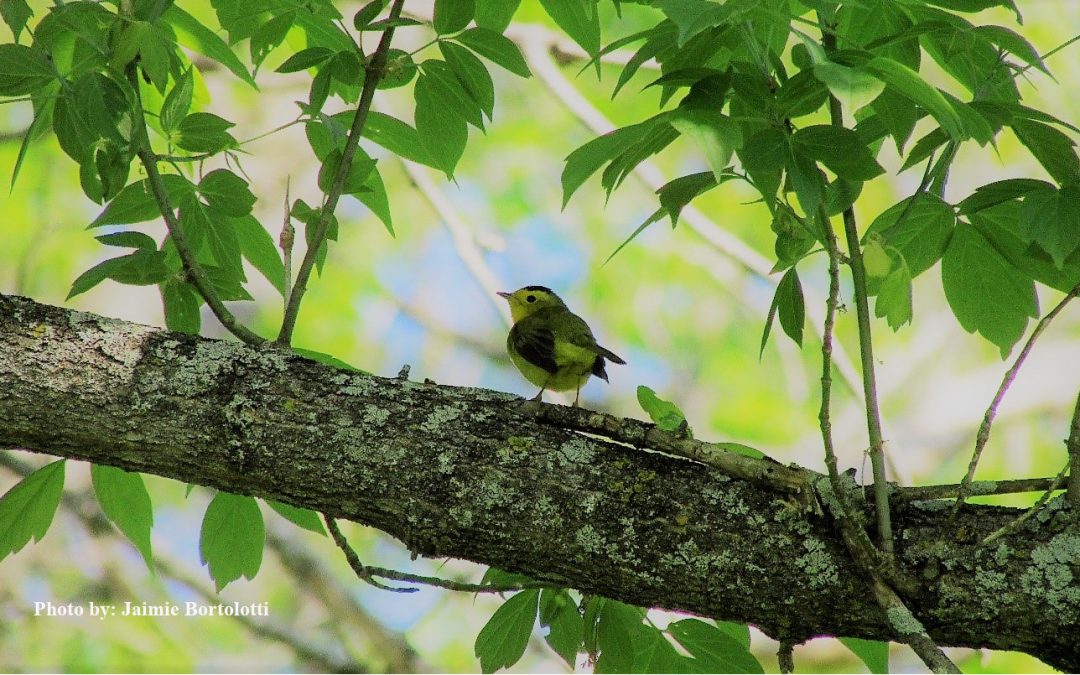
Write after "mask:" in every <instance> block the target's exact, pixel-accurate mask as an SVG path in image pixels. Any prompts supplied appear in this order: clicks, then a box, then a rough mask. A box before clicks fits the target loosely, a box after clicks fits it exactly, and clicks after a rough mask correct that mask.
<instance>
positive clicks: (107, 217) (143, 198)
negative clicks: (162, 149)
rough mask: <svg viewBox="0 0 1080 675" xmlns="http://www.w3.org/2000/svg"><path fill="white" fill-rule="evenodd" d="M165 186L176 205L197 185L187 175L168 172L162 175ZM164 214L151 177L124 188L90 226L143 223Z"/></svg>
mask: <svg viewBox="0 0 1080 675" xmlns="http://www.w3.org/2000/svg"><path fill="white" fill-rule="evenodd" d="M161 182H162V185H164V186H165V192H166V193H167V194H168V195H169V203H170V205H173V206H175V205H176V204H178V203H179V202H180V200H181V199H182V198H183V197H184V195H186V194H189V193H191V192H193V191H194V189H195V186H194V185H192V184H191V181H189V180H188V179H187V178H184V177H183V176H178V175H176V174H171V173H167V174H164V175H162V176H161ZM160 217H161V211H160V210H159V209H158V204H157V201H156V200H155V199H154V193H153V191H152V189H151V187H150V181H149V179H144V180H141V181H139V182H137V183H132V184H130V185H128V186H127V187H125V188H124V189H123V190H121V191H120V192H119V193H118V194H117V195H116V196H115V197H113V199H112V201H110V202H109V203H108V205H107V206H106V207H105V210H104V211H102V212H101V215H99V216H98V217H97V218H95V219H94V222H92V223H90V227H92V228H93V227H100V226H102V225H130V224H132V223H142V222H145V221H147V220H155V219H157V218H160Z"/></svg>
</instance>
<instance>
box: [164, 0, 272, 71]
mask: <svg viewBox="0 0 1080 675" xmlns="http://www.w3.org/2000/svg"><path fill="white" fill-rule="evenodd" d="M161 18H162V20H163V21H165V22H166V23H168V24H169V25H170V26H172V28H173V31H174V32H175V33H176V39H177V41H178V42H179V43H180V44H181V45H183V46H185V47H187V48H188V49H191V50H193V51H196V52H198V53H199V54H202V55H203V56H205V57H207V58H209V59H212V60H214V61H217V62H218V63H220V64H221V65H223V66H225V67H226V68H228V69H229V70H230V71H231V72H232V73H233V74H234V75H236V76H237V77H239V78H240V79H241V80H243V81H244V82H247V83H248V84H250V85H251V86H252V87H254V88H256V89H258V86H257V85H256V84H255V80H254V78H252V77H251V73H249V72H248V70H247V68H245V67H244V64H243V63H241V62H240V59H238V58H237V57H236V54H233V52H232V50H231V49H229V45H227V44H225V41H224V40H222V39H221V38H219V37H218V36H217V34H216V33H214V32H213V31H212V30H210V29H209V28H207V27H206V26H204V25H203V24H202V22H200V21H199V20H198V19H196V18H195V17H193V16H192V15H190V14H188V13H187V12H185V11H184V10H182V9H180V8H179V7H177V6H176V3H175V2H172V3H169V7H168V9H166V10H165V13H164V14H162V15H161Z"/></svg>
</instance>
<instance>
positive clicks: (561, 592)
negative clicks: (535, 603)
mask: <svg viewBox="0 0 1080 675" xmlns="http://www.w3.org/2000/svg"><path fill="white" fill-rule="evenodd" d="M540 625H541V626H542V627H543V628H547V629H548V633H547V635H545V636H544V639H545V640H546V641H547V643H548V645H549V646H550V647H551V648H552V649H554V650H555V653H556V654H558V655H559V656H561V657H562V660H563V661H566V664H567V665H568V666H570V667H571V668H573V667H574V666H575V664H576V663H577V654H578V652H579V651H580V650H581V642H582V635H583V629H584V622H583V621H582V618H581V612H580V611H579V610H578V605H577V603H576V602H574V599H573V598H571V597H570V592H569V591H568V590H567V589H565V588H557V589H556V588H545V589H543V590H542V591H541V592H540Z"/></svg>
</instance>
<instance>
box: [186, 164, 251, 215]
mask: <svg viewBox="0 0 1080 675" xmlns="http://www.w3.org/2000/svg"><path fill="white" fill-rule="evenodd" d="M199 194H200V195H202V196H203V199H205V200H206V203H207V204H208V205H209V206H210V209H211V210H212V211H215V212H218V213H223V214H225V215H227V216H235V217H240V216H246V215H247V214H249V213H251V208H252V207H253V206H255V195H253V194H252V193H251V190H250V189H249V188H248V182H247V181H246V180H244V179H243V178H241V177H240V176H237V175H236V174H235V173H233V172H232V171H229V170H228V169H214V170H213V171H211V172H210V173H208V174H206V175H205V176H203V179H202V180H200V181H199Z"/></svg>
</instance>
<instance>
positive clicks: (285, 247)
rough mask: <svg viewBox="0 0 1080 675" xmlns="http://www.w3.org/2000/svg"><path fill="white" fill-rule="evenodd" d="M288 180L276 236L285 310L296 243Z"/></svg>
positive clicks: (290, 288)
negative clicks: (281, 268) (283, 209)
mask: <svg viewBox="0 0 1080 675" xmlns="http://www.w3.org/2000/svg"><path fill="white" fill-rule="evenodd" d="M291 182H292V181H291V180H290V179H289V178H286V179H285V213H284V215H283V216H282V223H281V234H280V235H279V236H278V247H280V248H281V264H282V267H283V268H284V270H285V280H284V285H283V286H282V287H281V298H282V300H283V301H284V303H285V307H284V308H283V311H284V310H285V309H288V307H289V296H290V295H291V294H292V254H293V244H294V243H295V242H296V228H294V227H293V224H292V206H291V204H292V201H291V198H290V197H289V188H290V185H291Z"/></svg>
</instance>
